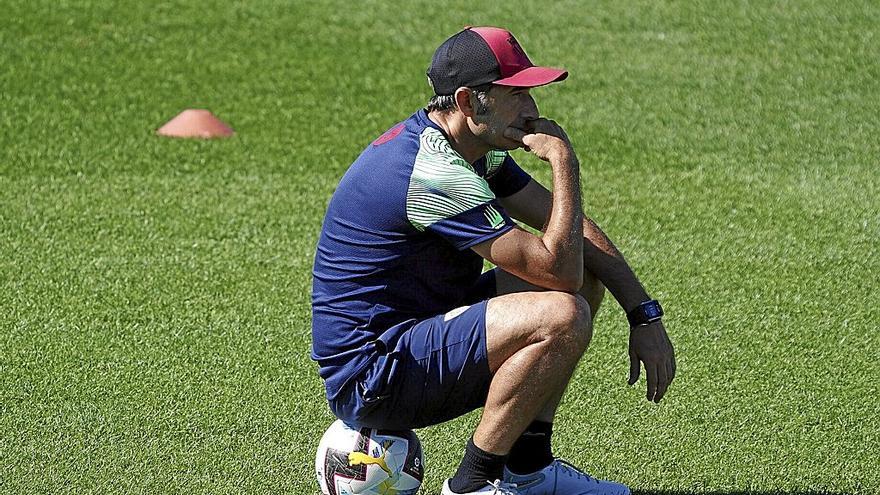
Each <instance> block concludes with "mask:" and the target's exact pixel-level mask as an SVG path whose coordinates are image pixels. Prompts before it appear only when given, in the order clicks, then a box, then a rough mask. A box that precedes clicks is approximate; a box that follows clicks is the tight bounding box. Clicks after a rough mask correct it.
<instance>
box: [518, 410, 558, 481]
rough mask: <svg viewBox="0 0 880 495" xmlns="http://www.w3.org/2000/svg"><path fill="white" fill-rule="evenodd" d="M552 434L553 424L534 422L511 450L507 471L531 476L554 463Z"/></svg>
mask: <svg viewBox="0 0 880 495" xmlns="http://www.w3.org/2000/svg"><path fill="white" fill-rule="evenodd" d="M552 434H553V423H547V422H545V421H537V420H535V421H532V424H530V425H529V426H528V428H526V431H524V432H523V434H522V435H520V437H519V438H518V439H517V440H516V443H514V444H513V448H512V449H510V459H508V460H507V469H509V470H510V471H511V472H513V473H516V474H529V473H534V472H536V471H540V470H542V469H544V468H545V467H547V466H549V465H550V464H551V463H552V462H553V452H552V451H551V450H550V436H551V435H552Z"/></svg>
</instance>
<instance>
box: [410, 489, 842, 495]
mask: <svg viewBox="0 0 880 495" xmlns="http://www.w3.org/2000/svg"><path fill="white" fill-rule="evenodd" d="M426 495H441V494H440V492H439V491H438V492H433V491H432V492H430V493H427V494H426ZM632 495H850V494H848V493H846V492H828V491H816V490H773V491H748V490H745V491H721V492H704V491H688V490H635V489H634V490H633V491H632Z"/></svg>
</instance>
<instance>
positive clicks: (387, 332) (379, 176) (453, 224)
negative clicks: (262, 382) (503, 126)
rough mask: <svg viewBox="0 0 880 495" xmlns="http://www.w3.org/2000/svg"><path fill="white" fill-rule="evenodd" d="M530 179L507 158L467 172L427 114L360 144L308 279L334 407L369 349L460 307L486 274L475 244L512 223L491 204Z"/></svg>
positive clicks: (498, 155) (494, 157) (316, 340)
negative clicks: (363, 144) (360, 148)
mask: <svg viewBox="0 0 880 495" xmlns="http://www.w3.org/2000/svg"><path fill="white" fill-rule="evenodd" d="M530 180H531V177H530V176H529V175H528V174H527V173H526V172H525V171H523V170H522V169H521V168H520V167H519V166H518V165H517V164H516V162H515V161H514V160H513V159H512V158H511V157H510V155H508V153H507V152H505V151H490V152H489V153H488V154H486V155H485V156H484V157H481V158H480V159H478V160H477V161H476V162H474V163H468V162H467V161H466V160H465V159H464V158H462V156H461V155H459V154H458V153H457V152H456V151H455V150H453V149H452V146H451V145H450V144H449V140H448V138H447V136H446V135H445V134H444V132H443V130H442V129H441V128H440V126H438V125H437V124H436V123H434V122H433V121H431V120H430V119H429V118H428V114H427V112H426V111H425V110H421V111H419V112H416V113H415V114H414V115H412V116H411V117H410V118H409V119H407V120H406V121H404V122H401V123H399V124H397V125H395V126H393V127H392V128H391V129H389V130H388V131H387V132H385V133H384V134H383V135H382V136H380V137H379V138H378V139H376V140H375V141H373V143H372V144H370V145H369V146H367V149H366V150H364V151H363V153H361V155H360V156H359V157H358V158H357V160H355V162H354V163H353V164H352V165H351V167H349V169H348V171H347V172H346V173H345V175H344V176H343V177H342V180H341V181H340V183H339V186H338V187H337V189H336V191H335V192H334V193H333V197H332V198H331V200H330V204H329V206H328V208H327V213H326V215H325V217H324V224H323V227H322V229H321V236H320V238H319V240H318V247H317V252H316V254H315V266H314V270H313V273H312V274H313V285H312V359H314V360H315V361H317V362H318V364H319V366H320V371H319V372H320V374H321V377H322V378H323V379H324V381H325V387H326V389H327V397H328V398H329V399H333V398H335V396H336V394H337V393H338V392H339V390H340V389H342V387H344V386H345V384H346V383H347V382H348V381H349V379H350V378H352V377H353V376H356V375H357V374H358V373H359V372H361V371H362V370H363V369H364V367H365V366H366V365H367V364H368V359H369V357H370V353H371V352H373V350H374V349H375V346H374V345H373V344H372V342H374V341H376V340H381V341H382V342H383V343H389V342H391V343H393V342H395V341H396V339H397V338H398V337H399V335H400V333H402V332H405V331H406V330H407V329H408V328H410V327H411V326H412V324H413V323H415V322H416V321H418V320H420V319H424V318H428V317H431V316H435V315H438V314H442V313H445V312H447V311H449V310H450V309H452V308H455V307H457V306H459V304H458V303H459V302H461V301H462V298H463V297H464V295H465V292H466V291H467V290H468V288H470V287H471V286H473V285H474V284H475V283H476V281H477V279H478V278H479V276H480V273H481V271H482V267H483V260H482V258H481V257H480V256H479V255H478V254H476V253H475V252H474V251H473V250H471V249H470V247H471V246H474V245H475V244H479V243H481V242H483V241H486V240H489V239H492V238H494V237H497V236H499V235H501V234H503V233H504V232H507V231H508V230H510V229H511V228H513V226H514V222H513V220H511V218H510V217H509V216H508V214H507V213H506V212H505V211H504V208H503V207H502V206H501V205H500V204H499V203H498V200H497V198H499V197H505V196H509V195H511V194H513V193H516V192H517V191H519V190H521V189H522V188H523V187H525V186H526V184H527V183H528V182H529V181H530Z"/></svg>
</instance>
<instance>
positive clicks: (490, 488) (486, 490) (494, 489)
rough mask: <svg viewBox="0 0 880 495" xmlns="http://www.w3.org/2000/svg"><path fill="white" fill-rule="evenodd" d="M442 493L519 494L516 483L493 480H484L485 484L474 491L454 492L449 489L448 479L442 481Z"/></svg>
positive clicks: (456, 494) (472, 494)
mask: <svg viewBox="0 0 880 495" xmlns="http://www.w3.org/2000/svg"><path fill="white" fill-rule="evenodd" d="M440 493H441V494H442V495H519V492H518V491H517V490H516V485H514V484H512V483H505V482H503V481H501V480H495V482H494V483H490V482H488V481H487V482H486V486H485V487H483V488H480V489H479V490H477V491H475V492H467V493H456V492H454V491H452V490H450V489H449V479H447V480H446V481H444V482H443V491H441V492H440Z"/></svg>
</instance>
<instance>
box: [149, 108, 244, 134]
mask: <svg viewBox="0 0 880 495" xmlns="http://www.w3.org/2000/svg"><path fill="white" fill-rule="evenodd" d="M156 134H158V135H160V136H167V137H176V138H202V139H211V138H219V137H229V136H232V135H233V134H235V131H233V130H232V128H231V127H229V126H228V125H226V124H225V123H224V122H223V121H222V120H220V119H218V118H217V117H215V116H214V114H213V113H211V112H210V111H209V110H195V109H192V108H190V109H187V110H184V111H182V112H180V113H179V114H178V115H177V117H174V118H173V119H171V120H169V121H168V122H167V123H166V124H165V125H163V126H162V127H160V128H159V130H157V131H156Z"/></svg>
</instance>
